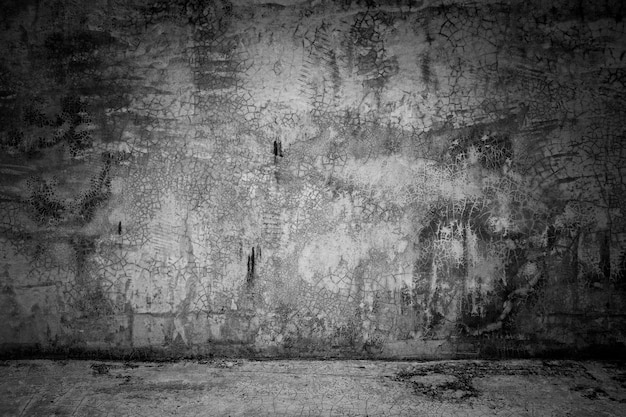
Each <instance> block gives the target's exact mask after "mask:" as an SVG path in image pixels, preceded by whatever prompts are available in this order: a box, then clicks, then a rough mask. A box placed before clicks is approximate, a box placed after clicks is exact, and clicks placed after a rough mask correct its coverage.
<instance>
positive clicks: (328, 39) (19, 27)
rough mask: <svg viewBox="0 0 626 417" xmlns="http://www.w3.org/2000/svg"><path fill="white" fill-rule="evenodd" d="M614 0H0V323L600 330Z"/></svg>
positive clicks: (609, 264) (442, 350)
mask: <svg viewBox="0 0 626 417" xmlns="http://www.w3.org/2000/svg"><path fill="white" fill-rule="evenodd" d="M623 15H624V6H623V5H622V3H621V2H619V1H606V2H604V3H603V4H602V5H599V4H596V3H595V2H591V1H588V2H586V1H583V2H578V3H577V4H576V5H575V6H572V5H570V4H569V3H567V2H556V1H554V2H517V1H513V2H507V3H501V2H492V1H478V2H476V1H473V2H464V1H460V0H459V1H394V2H382V1H381V2H327V1H320V2H304V1H303V2H297V1H281V2H275V3H266V2H262V1H258V2H243V1H233V2H227V1H213V2H206V1H199V0H189V1H185V0H179V1H163V2H158V1H157V2H154V1H150V2H148V1H141V0H134V1H114V0H113V1H111V0H108V1H104V0H100V1H93V2H88V3H87V4H85V3H84V2H79V1H71V0H49V1H47V0H39V1H22V2H16V1H9V2H7V5H6V7H5V13H4V15H3V17H2V22H1V23H2V28H1V30H2V40H3V42H2V43H1V44H0V48H2V61H1V65H0V119H1V121H2V124H1V126H2V127H1V131H0V143H1V146H2V154H1V155H0V170H1V172H2V180H1V182H0V196H1V198H0V206H1V211H2V216H1V218H2V220H0V227H1V233H0V248H1V249H0V251H1V253H2V256H1V259H0V287H1V291H0V318H1V319H2V321H3V326H0V350H1V351H2V352H3V354H11V353H12V352H35V353H36V352H40V353H42V352H43V353H45V352H51V353H54V352H65V353H68V352H73V353H75V354H89V353H90V352H91V353H101V354H102V353H103V354H108V355H122V356H126V357H140V356H141V355H145V357H154V356H163V355H165V356H172V355H174V356H180V355H191V356H193V355H211V354H238V355H249V356H289V355H295V356H307V355H308V356H318V357H326V356H351V357H354V356H368V357H407V356H410V357H451V356H471V355H476V354H481V355H491V354H498V355H528V354H540V353H546V352H554V351H558V350H565V351H568V352H581V351H584V350H585V349H590V348H593V347H598V346H599V347H605V348H606V347H620V346H622V347H623V343H624V341H625V330H626V322H625V321H624V318H623V309H624V301H625V291H626V285H624V284H625V283H626V276H625V275H626V259H625V251H624V242H625V240H626V222H625V220H624V207H625V206H626V201H625V200H624V195H625V191H626V189H625V181H624V177H623V175H624V173H625V172H624V169H625V168H624V167H625V166H626V164H625V163H624V162H625V160H626V147H625V144H626V142H625V141H624V140H623V139H624V132H625V124H624V120H625V119H624V116H625V110H624V109H626V106H625V104H626V103H625V102H624V97H626V95H624V90H625V88H624V87H625V86H624V82H625V81H624V80H625V67H626V49H625V46H624V45H626V28H625V23H624V21H623Z"/></svg>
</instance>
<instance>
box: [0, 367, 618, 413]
mask: <svg viewBox="0 0 626 417" xmlns="http://www.w3.org/2000/svg"><path fill="white" fill-rule="evenodd" d="M275 415H279V416H619V417H622V416H626V365H625V364H619V363H609V362H573V361H520V360H516V361H474V360H472V361H440V362H373V361H300V360H297V361H267V362H264V361H262V362H255V361H247V360H223V359H221V360H211V361H182V362H172V363H146V362H139V363H126V362H113V361H103V362H101V361H74V360H70V361H51V360H19V361H5V362H0V416H46V417H47V416H89V417H100V416H103V417H104V416H110V417H113V416H137V417H139V416H142V417H148V416H275Z"/></svg>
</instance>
